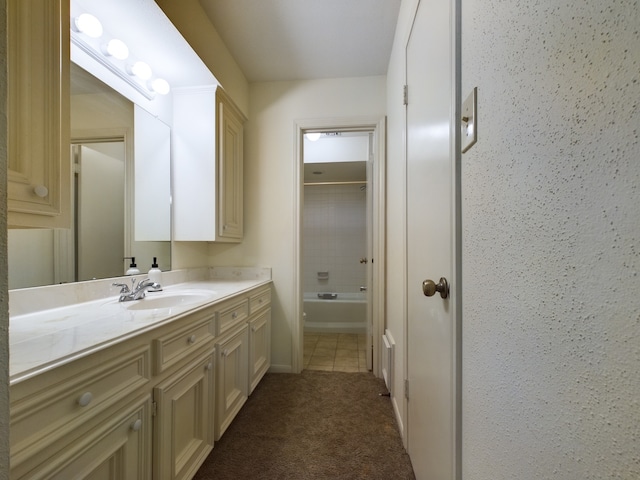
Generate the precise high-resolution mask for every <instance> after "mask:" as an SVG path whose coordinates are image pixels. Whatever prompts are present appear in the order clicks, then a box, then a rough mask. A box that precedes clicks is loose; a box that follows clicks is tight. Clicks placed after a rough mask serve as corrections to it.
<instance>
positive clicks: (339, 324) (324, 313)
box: [303, 293, 367, 333]
mask: <svg viewBox="0 0 640 480" xmlns="http://www.w3.org/2000/svg"><path fill="white" fill-rule="evenodd" d="M303 300H304V314H305V316H304V331H305V332H324V333H366V331H367V298H366V294H365V293H338V295H337V297H336V298H335V299H322V298H318V293H305V294H304V299H303Z"/></svg>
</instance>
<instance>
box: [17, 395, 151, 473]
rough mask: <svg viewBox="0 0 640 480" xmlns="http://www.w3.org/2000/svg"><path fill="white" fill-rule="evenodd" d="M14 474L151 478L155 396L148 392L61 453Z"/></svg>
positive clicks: (41, 457)
mask: <svg viewBox="0 0 640 480" xmlns="http://www.w3.org/2000/svg"><path fill="white" fill-rule="evenodd" d="M35 460H44V461H43V462H42V463H41V464H40V465H39V466H37V467H36V468H33V469H31V470H30V471H28V473H26V474H24V475H22V474H18V473H17V472H12V478H47V479H52V480H54V479H55V480H67V479H70V478H82V479H91V480H102V479H104V480H107V479H110V480H138V479H150V478H151V399H150V397H149V396H148V395H147V396H146V397H145V398H144V399H143V400H141V401H140V402H138V403H137V404H135V405H134V406H133V407H132V408H127V409H125V410H124V411H123V412H122V413H121V414H120V415H115V416H110V417H107V419H106V420H104V421H103V422H101V423H99V424H98V425H96V426H95V427H93V428H90V429H87V431H86V433H85V434H84V435H81V436H80V437H79V438H77V439H76V440H75V441H74V442H73V443H71V444H70V445H68V446H67V447H65V448H64V449H63V450H61V451H60V452H59V453H57V454H55V455H53V456H51V457H49V458H46V456H37V457H36V458H35V459H34V460H32V462H34V461H35Z"/></svg>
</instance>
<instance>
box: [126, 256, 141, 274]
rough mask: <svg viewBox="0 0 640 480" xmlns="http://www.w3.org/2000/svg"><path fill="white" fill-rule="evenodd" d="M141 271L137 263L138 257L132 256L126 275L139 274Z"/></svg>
mask: <svg viewBox="0 0 640 480" xmlns="http://www.w3.org/2000/svg"><path fill="white" fill-rule="evenodd" d="M139 273H140V270H139V269H138V266H137V265H136V257H131V264H130V265H129V270H127V273H125V275H138V274H139Z"/></svg>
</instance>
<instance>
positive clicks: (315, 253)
mask: <svg viewBox="0 0 640 480" xmlns="http://www.w3.org/2000/svg"><path fill="white" fill-rule="evenodd" d="M372 138H373V132H372V131H371V130H363V131H330V132H327V131H325V132H313V133H305V135H304V140H303V165H304V187H303V222H302V244H303V247H302V278H303V311H304V313H303V320H304V327H303V328H304V347H303V349H304V368H305V369H310V370H324V371H342V372H359V371H360V372H362V371H369V370H371V367H372V352H371V340H370V338H371V330H372V328H371V324H372V322H371V309H370V308H367V305H368V303H369V301H368V300H369V299H370V297H371V293H370V292H369V284H370V283H371V281H370V279H369V276H368V274H369V273H370V272H369V270H370V269H369V268H368V263H369V257H370V253H369V252H370V246H371V238H370V233H371V228H370V225H371V218H370V212H371V208H370V195H368V193H369V192H370V190H371V189H370V188H369V189H368V188H367V186H368V181H369V179H368V173H369V174H370V173H371V168H368V164H369V163H371V162H372V161H373V151H372Z"/></svg>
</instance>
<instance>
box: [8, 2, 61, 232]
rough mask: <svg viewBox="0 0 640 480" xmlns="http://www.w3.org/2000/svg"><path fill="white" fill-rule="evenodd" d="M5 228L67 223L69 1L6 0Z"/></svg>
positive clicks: (58, 225)
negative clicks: (6, 211) (6, 179)
mask: <svg viewBox="0 0 640 480" xmlns="http://www.w3.org/2000/svg"><path fill="white" fill-rule="evenodd" d="M7 38H8V42H7V43H8V51H7V64H8V65H7V75H8V78H7V89H8V96H7V120H8V125H7V131H8V138H7V160H8V171H7V176H8V185H7V190H8V191H7V197H8V198H7V210H8V222H7V223H8V224H9V226H10V227H42V228H53V227H56V228H69V227H70V221H71V217H70V211H71V196H70V188H69V187H70V182H71V176H70V168H71V154H70V142H69V126H70V119H69V62H70V60H69V48H70V46H69V1H68V0H8V1H7Z"/></svg>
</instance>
